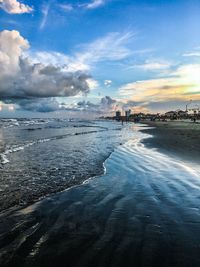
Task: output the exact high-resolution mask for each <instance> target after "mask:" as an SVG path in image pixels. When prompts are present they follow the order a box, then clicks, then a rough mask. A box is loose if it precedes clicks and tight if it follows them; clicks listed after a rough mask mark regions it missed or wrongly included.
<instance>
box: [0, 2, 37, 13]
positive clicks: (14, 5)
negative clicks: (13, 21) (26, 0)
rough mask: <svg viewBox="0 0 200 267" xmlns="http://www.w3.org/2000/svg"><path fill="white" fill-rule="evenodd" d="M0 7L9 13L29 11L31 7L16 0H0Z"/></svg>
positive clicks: (31, 9)
mask: <svg viewBox="0 0 200 267" xmlns="http://www.w3.org/2000/svg"><path fill="white" fill-rule="evenodd" d="M0 8H2V9H3V10H4V11H6V12H7V13H9V14H23V13H31V12H32V11H33V8H32V7H30V6H28V5H25V4H23V3H20V2H19V1H17V0H0Z"/></svg>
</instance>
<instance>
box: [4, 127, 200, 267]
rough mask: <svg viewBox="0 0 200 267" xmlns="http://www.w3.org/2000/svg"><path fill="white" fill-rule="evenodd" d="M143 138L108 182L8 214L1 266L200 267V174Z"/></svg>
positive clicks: (119, 158)
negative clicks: (162, 152) (154, 147)
mask: <svg viewBox="0 0 200 267" xmlns="http://www.w3.org/2000/svg"><path fill="white" fill-rule="evenodd" d="M142 137H145V135H144V134H141V133H140V132H138V129H137V128H135V138H134V139H132V140H130V141H129V142H128V143H126V144H125V145H123V146H120V147H118V149H117V150H115V152H113V153H112V154H111V156H110V157H109V158H108V159H107V160H106V162H105V167H106V173H105V174H104V175H102V176H100V177H96V178H92V179H90V180H89V181H88V182H87V183H85V184H83V185H80V186H77V187H74V188H71V189H69V190H67V191H64V192H62V193H58V194H56V195H55V196H53V197H49V198H46V199H45V200H43V201H41V202H38V203H36V204H34V205H32V206H29V207H27V208H25V209H22V210H19V211H17V212H12V211H10V212H9V211H7V213H4V214H2V215H1V216H2V218H3V221H2V223H1V228H0V229H1V266H29V267H30V266H78V267H79V266H81V267H82V266H83V267H84V266H87V267H88V266H101V267H102V266H113V267H115V266H127V267H129V266H162V267H163V266H164V267H165V266H167V267H168V266H181V267H183V266H184V267H188V266H191V267H198V266H200V212H199V207H200V194H199V193H200V168H199V166H197V165H192V164H191V165H187V164H184V163H182V162H180V161H178V160H176V159H175V158H170V157H168V156H167V155H165V154H161V153H159V152H157V151H156V150H154V149H150V148H146V147H145V146H143V145H142V143H141V142H140V140H141V138H142Z"/></svg>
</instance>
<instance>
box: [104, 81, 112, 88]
mask: <svg viewBox="0 0 200 267" xmlns="http://www.w3.org/2000/svg"><path fill="white" fill-rule="evenodd" d="M111 84H112V81H111V80H105V81H104V85H105V86H106V87H110V86H111Z"/></svg>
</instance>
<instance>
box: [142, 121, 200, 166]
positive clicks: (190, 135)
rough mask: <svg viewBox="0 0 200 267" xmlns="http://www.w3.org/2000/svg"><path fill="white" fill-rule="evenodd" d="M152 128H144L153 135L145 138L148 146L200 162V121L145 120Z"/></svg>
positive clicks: (183, 158) (186, 159) (184, 159)
mask: <svg viewBox="0 0 200 267" xmlns="http://www.w3.org/2000/svg"><path fill="white" fill-rule="evenodd" d="M144 123H145V124H146V125H148V126H149V127H150V128H148V129H145V130H142V131H143V132H146V133H149V134H150V135H152V137H150V138H148V139H145V140H144V143H145V145H146V146H148V147H155V148H157V149H158V150H159V151H163V152H164V153H167V154H169V155H171V156H172V157H174V156H175V157H178V158H179V159H180V160H183V161H189V162H195V163H198V164H199V163H200V123H193V122H192V121H167V122H162V121H156V122H151V121H145V122H144Z"/></svg>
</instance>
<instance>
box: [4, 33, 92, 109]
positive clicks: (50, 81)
mask: <svg viewBox="0 0 200 267" xmlns="http://www.w3.org/2000/svg"><path fill="white" fill-rule="evenodd" d="M28 48H29V43H28V41H27V40H26V39H24V38H23V37H22V36H21V35H20V33H19V32H18V31H6V30H5V31H2V32H0V98H1V99H2V100H4V101H12V103H15V102H16V103H17V104H19V105H20V106H21V107H24V108H25V109H30V107H32V106H31V102H30V101H19V100H20V99H26V100H31V101H32V103H33V105H34V106H35V105H36V102H37V101H39V102H38V104H37V105H38V107H37V109H38V110H39V109H40V110H41V108H40V107H41V106H42V104H44V100H43V101H41V99H43V98H52V97H62V96H75V95H77V94H80V93H82V94H87V93H88V92H89V84H88V79H90V80H89V82H90V83H91V77H90V76H89V75H88V74H85V73H83V72H81V71H75V72H69V71H67V70H66V68H65V67H61V66H55V65H53V64H50V65H44V64H42V63H33V62H32V60H31V59H30V58H24V57H23V52H24V51H25V50H27V49H28ZM45 105H46V106H47V100H45ZM49 106H53V107H54V108H55V107H56V106H57V104H56V103H55V101H54V102H53V101H52V99H50V104H49ZM32 109H33V108H32ZM49 109H50V108H49Z"/></svg>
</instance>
